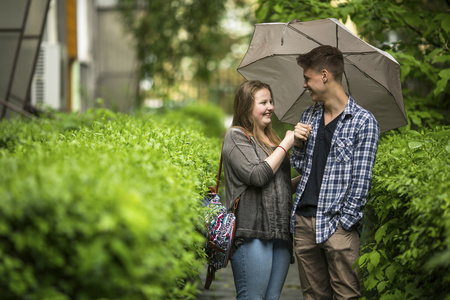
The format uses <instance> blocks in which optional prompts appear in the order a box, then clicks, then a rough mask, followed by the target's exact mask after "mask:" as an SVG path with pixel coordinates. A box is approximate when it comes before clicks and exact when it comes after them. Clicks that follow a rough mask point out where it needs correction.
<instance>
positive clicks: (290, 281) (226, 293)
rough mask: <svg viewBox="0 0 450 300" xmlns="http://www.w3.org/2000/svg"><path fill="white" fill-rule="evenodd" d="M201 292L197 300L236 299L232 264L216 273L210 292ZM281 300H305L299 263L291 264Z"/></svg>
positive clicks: (201, 289)
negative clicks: (301, 287) (301, 286)
mask: <svg viewBox="0 0 450 300" xmlns="http://www.w3.org/2000/svg"><path fill="white" fill-rule="evenodd" d="M205 272H206V266H205V267H204V268H203V270H202V272H201V274H200V278H201V279H202V283H203V284H204V283H205V276H206V274H205ZM200 292H201V294H199V295H198V296H197V300H214V299H217V300H233V299H236V292H235V289H234V280H233V273H232V271H231V264H228V266H227V267H226V268H225V269H220V270H219V271H217V272H216V280H215V281H213V282H212V284H211V287H210V289H209V290H205V289H204V288H203V286H202V287H200ZM280 300H303V295H302V292H301V289H300V280H299V278H298V269H297V262H295V263H294V264H291V265H290V267H289V273H288V275H287V278H286V282H285V283H284V287H283V291H282V293H281V297H280Z"/></svg>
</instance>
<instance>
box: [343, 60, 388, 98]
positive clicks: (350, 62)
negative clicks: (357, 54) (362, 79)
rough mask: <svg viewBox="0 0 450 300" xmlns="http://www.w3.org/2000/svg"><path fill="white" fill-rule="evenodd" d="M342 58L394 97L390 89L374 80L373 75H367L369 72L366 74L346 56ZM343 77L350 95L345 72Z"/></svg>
mask: <svg viewBox="0 0 450 300" xmlns="http://www.w3.org/2000/svg"><path fill="white" fill-rule="evenodd" d="M344 59H345V60H346V61H348V62H349V64H350V65H352V66H354V67H355V68H356V69H358V70H359V71H360V72H361V73H362V74H363V75H364V76H366V77H367V78H370V79H371V80H372V81H373V82H376V83H377V84H378V85H380V86H381V87H383V89H385V90H386V92H388V94H389V95H391V96H392V98H394V99H395V97H394V95H393V94H392V93H391V91H390V90H388V89H387V88H386V87H385V86H384V85H382V84H381V83H380V82H379V81H377V80H375V79H374V78H373V77H371V76H369V74H367V73H366V72H364V71H363V70H361V69H360V68H359V67H358V66H357V65H355V64H354V63H353V62H352V61H351V60H349V59H347V57H344ZM344 74H345V71H344ZM345 78H346V80H347V87H348V92H349V94H350V95H351V93H350V83H349V82H348V77H347V74H345Z"/></svg>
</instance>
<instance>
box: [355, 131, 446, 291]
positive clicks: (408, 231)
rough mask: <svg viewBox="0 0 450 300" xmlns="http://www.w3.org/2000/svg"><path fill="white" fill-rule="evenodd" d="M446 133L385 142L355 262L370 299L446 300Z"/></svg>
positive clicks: (411, 133) (410, 135) (409, 135)
mask: <svg viewBox="0 0 450 300" xmlns="http://www.w3.org/2000/svg"><path fill="white" fill-rule="evenodd" d="M449 170H450V128H449V127H444V128H438V129H435V130H424V131H422V132H417V131H412V130H411V131H407V132H406V133H404V134H402V135H398V134H397V135H392V136H387V137H385V138H383V139H382V140H381V141H380V146H379V148H378V154H377V160H376V164H375V168H374V178H373V186H372V189H371V195H372V197H371V199H370V201H369V202H368V208H367V210H368V214H367V218H368V222H367V224H368V228H369V233H368V234H367V235H368V236H371V237H373V238H372V239H370V240H368V241H367V242H366V244H365V245H364V247H363V255H362V256H361V257H360V259H359V264H360V267H361V274H362V280H363V285H364V287H365V295H366V297H367V298H371V299H450V171H449Z"/></svg>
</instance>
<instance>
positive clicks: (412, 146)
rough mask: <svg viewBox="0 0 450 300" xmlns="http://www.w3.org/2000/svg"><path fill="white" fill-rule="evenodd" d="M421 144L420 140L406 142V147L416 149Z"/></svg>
mask: <svg viewBox="0 0 450 300" xmlns="http://www.w3.org/2000/svg"><path fill="white" fill-rule="evenodd" d="M422 145H423V143H422V142H409V143H408V147H409V148H410V149H417V148H419V147H421V146H422Z"/></svg>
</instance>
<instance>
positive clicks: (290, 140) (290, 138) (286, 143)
mask: <svg viewBox="0 0 450 300" xmlns="http://www.w3.org/2000/svg"><path fill="white" fill-rule="evenodd" d="M293 145H294V131H292V130H288V131H286V134H285V136H284V139H283V140H282V141H281V143H280V146H282V147H284V148H285V149H286V150H289V149H291V148H292V146H293Z"/></svg>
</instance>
